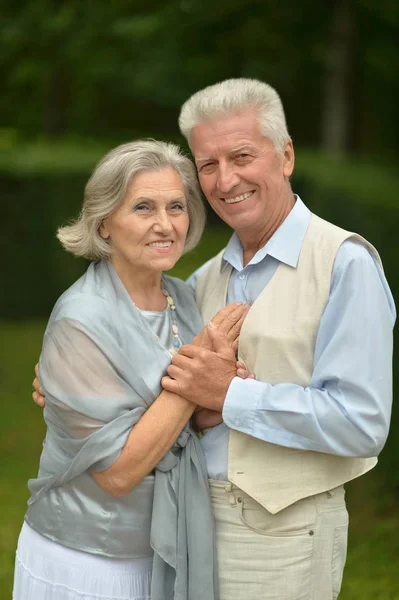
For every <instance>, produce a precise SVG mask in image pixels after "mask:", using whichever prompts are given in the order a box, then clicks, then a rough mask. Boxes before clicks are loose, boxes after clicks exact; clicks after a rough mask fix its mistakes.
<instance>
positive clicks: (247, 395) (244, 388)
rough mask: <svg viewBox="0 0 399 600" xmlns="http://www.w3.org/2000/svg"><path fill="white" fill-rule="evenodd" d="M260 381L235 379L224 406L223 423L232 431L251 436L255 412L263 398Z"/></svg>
mask: <svg viewBox="0 0 399 600" xmlns="http://www.w3.org/2000/svg"><path fill="white" fill-rule="evenodd" d="M261 393H262V392H261V390H259V381H256V380H255V379H241V377H234V379H233V380H232V382H231V383H230V386H229V389H228V390H227V394H226V398H225V401H224V406H223V411H222V415H223V421H224V422H225V424H226V425H227V426H228V427H230V428H231V429H237V430H238V431H242V432H243V433H247V434H249V435H251V430H252V428H253V425H254V418H255V411H256V408H257V406H258V403H259V399H260V396H261Z"/></svg>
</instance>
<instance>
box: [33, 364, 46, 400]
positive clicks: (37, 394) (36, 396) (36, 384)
mask: <svg viewBox="0 0 399 600" xmlns="http://www.w3.org/2000/svg"><path fill="white" fill-rule="evenodd" d="M35 373H36V377H35V378H34V380H33V381H32V386H33V388H34V390H35V391H34V392H33V394H32V398H33V402H34V403H35V404H37V405H38V406H40V407H41V408H43V407H44V405H45V403H46V402H45V399H44V394H43V390H42V387H41V385H40V381H39V365H38V364H37V365H36V366H35Z"/></svg>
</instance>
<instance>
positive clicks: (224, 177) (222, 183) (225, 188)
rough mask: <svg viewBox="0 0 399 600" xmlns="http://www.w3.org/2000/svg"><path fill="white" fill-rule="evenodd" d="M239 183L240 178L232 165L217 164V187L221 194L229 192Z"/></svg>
mask: <svg viewBox="0 0 399 600" xmlns="http://www.w3.org/2000/svg"><path fill="white" fill-rule="evenodd" d="M239 182H240V178H239V176H238V175H237V173H236V172H235V170H234V166H233V165H227V164H226V165H223V164H219V169H218V180H217V186H218V190H219V191H220V192H221V193H222V194H227V193H228V192H230V191H231V190H232V189H233V188H234V187H235V186H236V185H238V184H239Z"/></svg>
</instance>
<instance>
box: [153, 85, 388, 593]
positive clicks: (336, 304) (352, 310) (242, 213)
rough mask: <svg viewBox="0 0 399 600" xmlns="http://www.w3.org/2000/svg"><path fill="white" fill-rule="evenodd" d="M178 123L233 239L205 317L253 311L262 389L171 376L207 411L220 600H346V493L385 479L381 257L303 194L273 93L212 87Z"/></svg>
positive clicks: (202, 367)
mask: <svg viewBox="0 0 399 600" xmlns="http://www.w3.org/2000/svg"><path fill="white" fill-rule="evenodd" d="M179 124H180V128H181V131H182V133H183V134H184V135H185V136H186V138H187V140H188V143H189V145H190V147H191V150H192V153H193V156H194V159H195V163H196V165H197V169H198V176H199V180H200V183H201V186H202V189H203V191H204V194H205V196H206V198H207V200H208V202H209V203H210V205H211V206H212V208H213V209H214V210H215V212H216V213H217V214H218V215H219V216H220V217H221V218H222V219H223V220H224V221H225V222H226V223H227V224H228V225H229V226H230V227H232V229H234V234H233V236H232V238H231V239H230V241H229V243H228V245H227V247H226V248H225V249H224V250H222V251H221V252H220V254H218V255H217V256H216V257H215V258H214V259H212V260H211V261H210V262H209V263H207V264H206V265H204V266H203V267H202V268H200V269H199V270H198V271H197V272H196V273H194V275H193V276H192V277H191V278H190V280H189V283H190V284H191V285H192V287H193V289H194V290H195V294H196V298H197V302H198V304H199V306H200V308H201V311H202V315H203V317H204V319H205V320H206V321H207V320H209V319H210V318H211V317H212V316H213V315H214V314H215V313H216V311H217V310H218V309H219V308H221V307H222V306H223V305H224V304H226V303H229V302H233V301H242V302H246V303H250V304H251V305H252V306H251V309H250V311H249V313H248V316H247V318H246V320H245V322H244V325H243V327H242V330H241V336H240V345H239V359H240V360H241V361H243V362H244V363H245V364H246V366H247V368H248V369H249V371H251V372H254V373H255V375H256V380H251V379H247V380H241V379H239V378H237V377H234V378H233V377H232V375H231V369H229V368H228V366H227V365H226V361H225V358H224V356H223V355H222V354H218V355H216V356H215V353H212V352H208V351H206V350H203V349H198V348H195V347H193V346H184V347H183V348H182V349H181V350H180V353H179V354H178V355H177V356H176V357H174V358H173V361H172V363H173V364H172V365H171V366H170V367H169V369H168V373H169V376H170V377H165V378H164V379H163V385H164V387H165V388H166V389H168V390H170V391H178V393H180V394H182V395H183V396H185V397H186V398H187V399H189V400H191V401H192V402H194V403H196V404H198V405H200V406H202V407H203V409H204V410H202V411H201V412H199V413H197V424H198V426H199V428H201V429H202V430H203V437H202V442H203V447H204V451H205V455H206V459H207V464H208V473H209V478H210V490H211V495H212V501H213V507H214V514H215V521H216V529H217V540H218V552H219V570H220V586H221V599H222V600H252V599H255V598H262V600H265V599H270V600H310V599H312V600H329V599H335V598H337V597H338V594H339V592H340V587H341V580H342V573H343V569H344V564H345V558H346V546H347V528H348V515H347V511H346V507H345V499H344V488H343V485H344V484H345V483H346V482H347V481H350V480H351V479H354V478H356V477H359V476H360V475H362V474H363V473H366V472H367V471H369V470H370V469H372V468H373V467H374V465H375V464H376V462H377V459H376V458H375V457H376V456H377V455H378V453H379V452H380V451H381V449H382V447H383V446H384V443H385V440H386V437H387V433H388V427H389V420H390V411H391V398H392V374H391V359H392V328H393V324H394V321H395V308H394V303H393V299H392V296H391V293H390V290H389V287H388V284H387V282H386V280H385V277H384V274H383V270H382V266H381V262H380V258H379V256H378V253H377V251H376V250H375V249H374V248H373V247H372V246H371V245H370V244H369V243H368V242H367V241H366V240H364V239H363V238H361V237H360V236H359V235H356V234H353V233H350V232H347V231H344V230H343V229H340V228H338V227H336V226H335V225H332V224H331V223H328V222H326V221H324V220H322V219H320V218H319V217H317V216H316V215H314V214H312V213H311V212H310V211H309V210H308V209H307V208H306V206H305V205H304V204H303V202H302V201H301V199H300V198H299V197H298V196H295V195H294V194H293V192H292V190H291V185H290V176H291V175H292V172H293V169H294V149H293V144H292V141H291V139H290V136H289V134H288V131H287V127H286V122H285V116H284V111H283V107H282V104H281V101H280V98H279V96H278V95H277V93H276V91H275V90H274V89H273V88H271V87H270V86H269V85H267V84H265V83H262V82H259V81H255V80H248V79H231V80H227V81H224V82H222V83H219V84H216V85H213V86H211V87H208V88H206V89H204V90H201V91H200V92H198V93H196V94H194V95H193V96H192V97H191V98H190V99H189V100H188V101H187V102H186V103H185V104H184V105H183V107H182V110H181V114H180V119H179ZM214 425H216V426H214ZM213 426H214V427H213ZM212 427H213V428H212Z"/></svg>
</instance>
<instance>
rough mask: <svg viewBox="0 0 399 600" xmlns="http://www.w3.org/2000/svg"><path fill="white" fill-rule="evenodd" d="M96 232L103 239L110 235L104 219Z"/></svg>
mask: <svg viewBox="0 0 399 600" xmlns="http://www.w3.org/2000/svg"><path fill="white" fill-rule="evenodd" d="M98 233H99V234H100V235H101V237H102V238H103V240H108V239H109V237H110V235H109V231H108V227H107V223H106V220H104V221H103V222H102V223H101V225H100V229H99V230H98Z"/></svg>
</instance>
